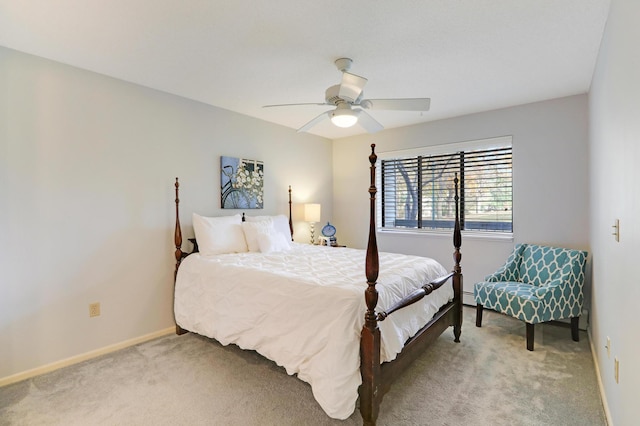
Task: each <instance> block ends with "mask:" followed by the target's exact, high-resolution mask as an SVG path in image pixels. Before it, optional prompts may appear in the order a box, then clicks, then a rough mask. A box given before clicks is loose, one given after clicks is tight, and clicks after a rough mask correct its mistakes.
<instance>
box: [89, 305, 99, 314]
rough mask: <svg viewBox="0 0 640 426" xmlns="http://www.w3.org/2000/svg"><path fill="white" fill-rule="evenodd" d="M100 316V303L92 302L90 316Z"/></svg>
mask: <svg viewBox="0 0 640 426" xmlns="http://www.w3.org/2000/svg"><path fill="white" fill-rule="evenodd" d="M97 316H100V303H90V304H89V317H90V318H91V317H97Z"/></svg>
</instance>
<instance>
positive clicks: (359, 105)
mask: <svg viewBox="0 0 640 426" xmlns="http://www.w3.org/2000/svg"><path fill="white" fill-rule="evenodd" d="M352 63H353V61H352V60H351V59H349V58H340V59H336V61H335V64H336V67H338V70H340V71H341V72H342V81H341V82H340V84H336V85H335V86H331V87H329V88H328V89H327V90H326V91H325V102H323V103H302V104H281V105H265V106H263V108H272V107H283V106H299V105H331V106H335V109H332V110H329V111H325V112H323V113H322V114H320V115H319V116H317V117H315V118H314V119H313V120H311V121H309V122H308V123H307V124H305V125H304V126H302V127H300V128H299V129H298V132H306V131H308V130H309V129H311V128H312V127H313V126H315V125H316V124H318V123H320V122H321V121H324V120H326V119H330V120H331V122H332V123H333V124H334V125H336V126H338V127H351V126H353V125H354V124H356V123H357V122H359V123H360V125H361V126H362V127H363V128H364V129H365V130H366V131H367V132H369V133H375V132H378V131H380V130H382V129H384V127H383V126H382V124H380V123H378V122H377V121H376V120H375V119H374V118H373V117H372V116H371V115H369V114H368V113H367V112H366V111H365V110H366V109H369V110H371V109H379V110H395V111H429V106H430V104H431V100H430V99H429V98H404V99H362V96H363V91H362V89H363V88H364V86H365V85H366V84H367V79H366V78H364V77H360V76H358V75H355V74H352V73H350V72H349V69H350V68H351V64H352Z"/></svg>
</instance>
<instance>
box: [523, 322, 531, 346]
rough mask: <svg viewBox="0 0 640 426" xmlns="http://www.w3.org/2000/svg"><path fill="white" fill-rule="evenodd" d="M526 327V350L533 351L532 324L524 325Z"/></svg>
mask: <svg viewBox="0 0 640 426" xmlns="http://www.w3.org/2000/svg"><path fill="white" fill-rule="evenodd" d="M525 324H526V325H527V350H528V351H533V324H529V323H528V322H526V323H525Z"/></svg>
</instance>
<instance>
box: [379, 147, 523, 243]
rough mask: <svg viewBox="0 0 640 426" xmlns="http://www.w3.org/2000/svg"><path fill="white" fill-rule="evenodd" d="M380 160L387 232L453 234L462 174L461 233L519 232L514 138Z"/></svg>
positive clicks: (382, 218) (381, 205)
mask: <svg viewBox="0 0 640 426" xmlns="http://www.w3.org/2000/svg"><path fill="white" fill-rule="evenodd" d="M380 158H381V161H380V173H379V175H378V176H379V178H378V188H379V190H380V197H379V200H380V201H379V205H378V208H379V210H378V212H379V215H378V217H379V225H380V226H381V227H382V228H383V229H426V230H439V229H453V226H454V221H455V199H454V197H455V187H454V176H455V174H456V173H457V174H458V179H459V188H460V212H461V214H460V227H461V229H462V230H468V231H481V232H513V191H512V187H513V185H512V161H511V159H512V156H511V137H510V136H509V137H500V138H494V139H487V140H482V141H474V142H464V143H461V144H452V145H442V146H438V147H429V148H424V149H420V150H417V151H416V150H413V151H410V152H396V153H382V154H380Z"/></svg>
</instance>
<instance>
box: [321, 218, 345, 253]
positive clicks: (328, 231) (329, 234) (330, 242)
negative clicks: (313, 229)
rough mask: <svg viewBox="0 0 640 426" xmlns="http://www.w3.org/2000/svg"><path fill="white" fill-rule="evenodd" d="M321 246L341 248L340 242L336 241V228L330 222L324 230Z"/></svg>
mask: <svg viewBox="0 0 640 426" xmlns="http://www.w3.org/2000/svg"><path fill="white" fill-rule="evenodd" d="M321 244H322V245H324V246H332V247H341V246H338V240H337V239H336V227H335V226H333V225H332V224H331V223H329V222H327V224H326V225H325V226H324V227H323V228H322V237H321Z"/></svg>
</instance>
